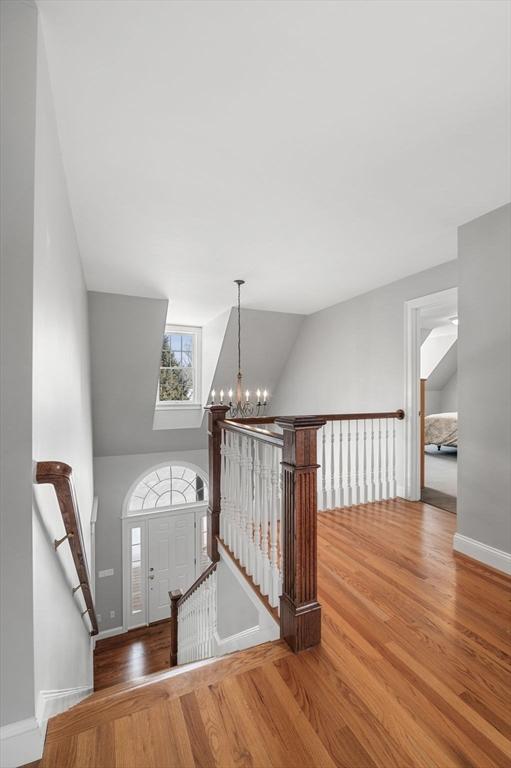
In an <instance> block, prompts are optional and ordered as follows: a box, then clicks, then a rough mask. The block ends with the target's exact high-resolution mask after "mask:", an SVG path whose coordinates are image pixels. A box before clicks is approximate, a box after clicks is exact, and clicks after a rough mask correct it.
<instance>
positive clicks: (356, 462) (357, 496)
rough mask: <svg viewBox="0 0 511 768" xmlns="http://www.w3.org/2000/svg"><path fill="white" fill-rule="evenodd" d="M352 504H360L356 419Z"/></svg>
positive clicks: (356, 428) (356, 426)
mask: <svg viewBox="0 0 511 768" xmlns="http://www.w3.org/2000/svg"><path fill="white" fill-rule="evenodd" d="M353 504H360V456H359V434H358V419H357V420H356V421H355V500H354V502H353Z"/></svg>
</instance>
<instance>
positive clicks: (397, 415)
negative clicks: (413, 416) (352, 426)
mask: <svg viewBox="0 0 511 768" xmlns="http://www.w3.org/2000/svg"><path fill="white" fill-rule="evenodd" d="M404 417H405V412H404V411H403V410H402V409H399V410H397V411H382V412H381V413H322V414H319V415H318V414H310V415H308V416H300V417H299V416H250V417H247V418H246V419H229V423H230V424H240V425H244V426H248V425H254V424H275V422H276V421H280V420H281V419H297V418H311V419H319V420H323V421H357V420H358V421H361V420H362V419H368V420H369V419H398V420H400V421H401V420H402V419H404ZM270 434H276V433H270Z"/></svg>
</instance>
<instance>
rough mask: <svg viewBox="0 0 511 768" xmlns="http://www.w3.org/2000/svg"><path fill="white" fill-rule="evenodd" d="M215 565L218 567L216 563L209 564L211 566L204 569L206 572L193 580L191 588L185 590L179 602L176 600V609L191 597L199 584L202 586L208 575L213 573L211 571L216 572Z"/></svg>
mask: <svg viewBox="0 0 511 768" xmlns="http://www.w3.org/2000/svg"><path fill="white" fill-rule="evenodd" d="M217 565H218V562H216V563H211V565H208V567H207V568H206V570H205V571H202V573H201V575H200V576H199V577H198V578H197V579H195V581H194V582H193V584H192V586H191V587H190V588H189V589H187V590H186V592H185V593H184V595H182V596H181V597H180V598H179V600H178V603H177V607H178V608H179V607H180V606H181V605H183V603H184V602H185V600H188V598H189V597H190V595H193V593H194V592H195V591H196V590H197V589H199V587H200V585H201V584H202V583H203V582H204V581H206V579H207V578H208V576H210V575H211V574H212V573H213V571H216V567H217Z"/></svg>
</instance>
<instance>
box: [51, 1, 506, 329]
mask: <svg viewBox="0 0 511 768" xmlns="http://www.w3.org/2000/svg"><path fill="white" fill-rule="evenodd" d="M38 5H39V7H40V9H41V13H42V18H43V27H44V34H45V39H46V46H47V51H48V58H49V65H50V73H51V78H52V84H53V90H54V97H55V104H56V112H57V120H58V126H59V132H60V137H61V144H62V151H63V157H64V165H65V169H66V173H67V178H68V184H69V193H70V198H71V205H72V209H73V213H74V218H75V223H76V230H77V235H78V241H79V244H80V248H81V252H82V257H83V261H84V267H85V273H86V279H87V283H88V286H89V288H91V289H94V290H98V291H111V292H115V293H126V294H134V295H143V296H151V297H162V298H167V297H168V298H170V301H171V309H170V319H171V320H173V321H176V322H192V323H203V322H204V321H206V320H208V319H209V318H211V317H212V316H214V315H215V314H218V313H220V312H221V311H223V310H224V309H225V308H226V307H227V306H229V305H231V304H232V303H233V299H234V286H233V285H232V283H231V281H232V280H233V279H234V278H236V277H243V278H245V279H246V280H247V281H248V285H247V286H246V290H245V294H244V296H245V305H246V306H250V307H253V308H258V309H273V310H280V311H290V312H305V313H307V312H311V311H314V310H317V309H319V308H321V307H324V306H327V305H329V304H332V303H335V302H337V301H339V300H341V299H345V298H348V297H351V296H353V295H356V294H358V293H362V292H364V291H366V290H369V289H371V288H374V287H376V286H378V285H383V284H385V283H388V282H391V281H392V280H394V279H397V278H400V277H404V276H405V275H408V274H411V273H413V272H416V271H418V270H421V269H425V268H427V267H430V266H433V265H435V264H438V263H440V262H443V261H447V260H449V259H452V258H455V256H456V227H457V226H458V225H459V224H461V223H463V222H465V221H467V220H470V219H471V218H474V217H475V216H478V215H480V214H482V213H485V212H487V211H488V210H491V209H493V208H495V207H497V206H499V205H501V204H503V203H505V202H507V201H508V199H509V198H510V197H511V194H510V191H509V135H510V126H509V122H508V105H509V72H508V69H507V63H508V62H507V56H508V53H509V37H508V36H509V9H510V5H509V3H507V2H500V1H499V0H497V1H496V2H495V1H493V0H484V2H479V1H478V0H475V2H466V1H465V0H454V1H451V0H444V1H443V2H430V0H426V2H422V1H421V0H415V1H414V2H402V1H401V0H398V1H397V2H387V0H377V1H376V2H350V1H345V2H321V1H318V2H306V1H304V0H299V1H298V2H216V1H214V0H213V1H212V2H209V1H208V2H168V1H167V0H158V1H157V2H153V1H152V0H130V1H129V2H127V1H126V0H117V1H115V2H114V1H112V0H85V2H84V1H83V0H71V1H67V2H64V1H63V0H38Z"/></svg>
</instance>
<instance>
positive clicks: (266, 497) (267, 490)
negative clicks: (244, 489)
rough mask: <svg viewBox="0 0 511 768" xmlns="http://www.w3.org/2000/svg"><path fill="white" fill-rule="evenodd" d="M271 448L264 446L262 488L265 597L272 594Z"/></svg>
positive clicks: (262, 585) (263, 586)
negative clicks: (270, 526) (270, 536)
mask: <svg viewBox="0 0 511 768" xmlns="http://www.w3.org/2000/svg"><path fill="white" fill-rule="evenodd" d="M269 450H270V446H269V445H266V443H263V445H262V452H261V457H262V466H261V488H262V497H263V498H262V502H263V503H262V509H261V549H262V561H263V573H262V581H261V592H262V593H263V595H268V594H269V593H270V541H269V525H270V505H271V480H270V476H271V465H270V459H269Z"/></svg>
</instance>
